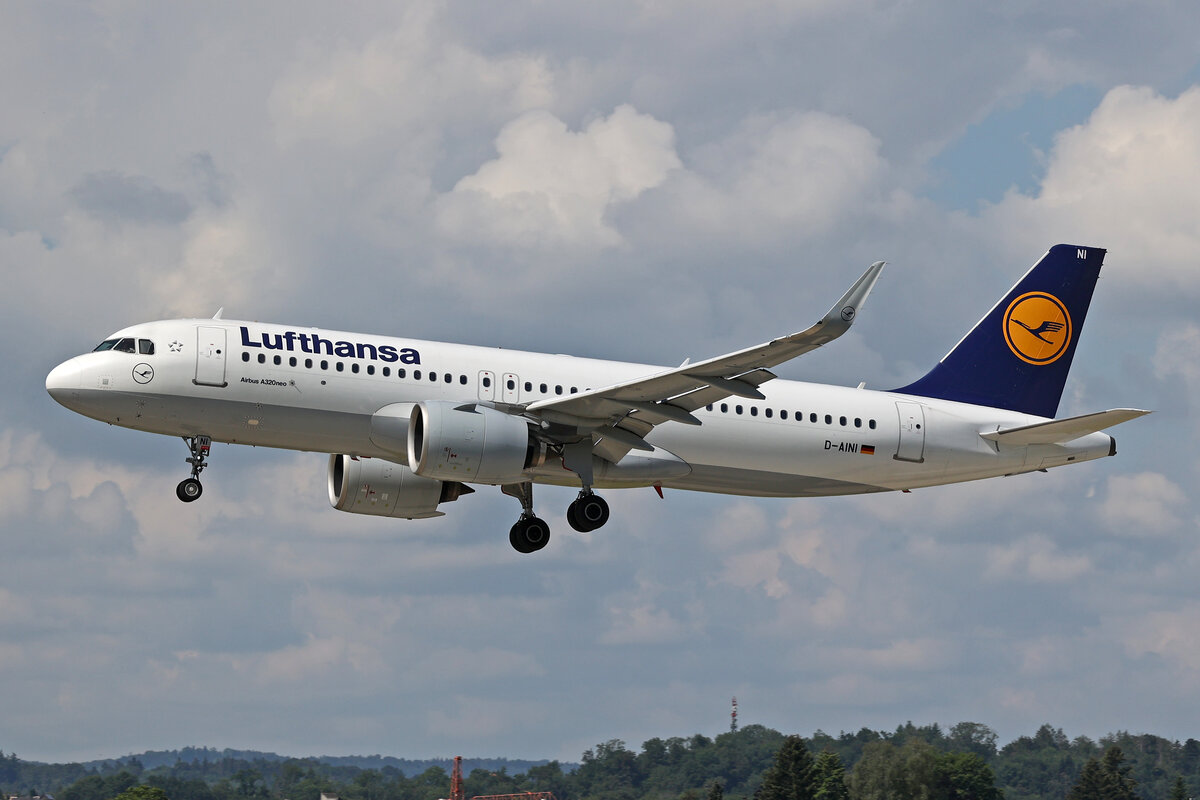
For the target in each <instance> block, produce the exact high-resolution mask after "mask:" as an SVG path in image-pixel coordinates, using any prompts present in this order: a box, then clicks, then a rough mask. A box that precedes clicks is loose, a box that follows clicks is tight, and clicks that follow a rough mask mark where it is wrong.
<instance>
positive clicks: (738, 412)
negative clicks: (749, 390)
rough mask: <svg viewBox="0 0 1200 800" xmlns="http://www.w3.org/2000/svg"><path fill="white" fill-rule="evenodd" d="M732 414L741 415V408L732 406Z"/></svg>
mask: <svg viewBox="0 0 1200 800" xmlns="http://www.w3.org/2000/svg"><path fill="white" fill-rule="evenodd" d="M733 413H735V414H740V413H742V407H741V406H734V407H733Z"/></svg>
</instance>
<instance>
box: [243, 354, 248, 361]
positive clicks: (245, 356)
mask: <svg viewBox="0 0 1200 800" xmlns="http://www.w3.org/2000/svg"><path fill="white" fill-rule="evenodd" d="M249 360H250V354H249V353H242V361H249Z"/></svg>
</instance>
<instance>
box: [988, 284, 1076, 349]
mask: <svg viewBox="0 0 1200 800" xmlns="http://www.w3.org/2000/svg"><path fill="white" fill-rule="evenodd" d="M1004 341H1005V342H1006V343H1007V344H1008V349H1009V350H1012V351H1013V355H1015V356H1016V357H1017V358H1019V359H1021V360H1022V361H1024V362H1026V363H1028V364H1038V365H1041V364H1050V363H1053V362H1055V361H1057V360H1058V359H1059V358H1060V357H1061V356H1062V354H1063V353H1065V352H1067V345H1069V344H1070V343H1071V315H1070V314H1069V313H1067V307H1066V305H1064V304H1063V302H1062V301H1061V300H1059V299H1058V298H1057V297H1055V296H1054V295H1052V294H1047V293H1046V292H1028V293H1026V294H1023V295H1021V296H1020V297H1018V298H1017V299H1016V300H1013V301H1012V303H1010V304H1009V306H1008V310H1007V311H1005V312H1004Z"/></svg>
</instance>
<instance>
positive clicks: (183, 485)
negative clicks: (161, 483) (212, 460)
mask: <svg viewBox="0 0 1200 800" xmlns="http://www.w3.org/2000/svg"><path fill="white" fill-rule="evenodd" d="M183 442H184V444H186V445H187V446H188V450H190V451H191V452H192V455H191V458H188V459H187V463H189V464H191V465H192V477H190V478H184V479H183V480H182V481H180V482H179V485H178V486H176V487H175V496H176V497H178V498H179V499H180V500H182V501H183V502H185V503H190V502H192V501H193V500H195V499H196V498H198V497H199V496H200V495H201V493H203V492H204V487H203V486H201V485H200V473H201V472H203V471H204V468H205V467H207V466H208V451H209V450H210V449H211V448H212V439H211V438H210V437H208V436H192V437H190V438H189V437H187V436H185V437H183Z"/></svg>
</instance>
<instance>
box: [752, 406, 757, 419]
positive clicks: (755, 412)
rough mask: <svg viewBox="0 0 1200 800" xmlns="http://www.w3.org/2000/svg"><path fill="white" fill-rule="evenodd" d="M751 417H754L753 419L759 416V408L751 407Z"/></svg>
mask: <svg viewBox="0 0 1200 800" xmlns="http://www.w3.org/2000/svg"><path fill="white" fill-rule="evenodd" d="M750 416H752V417H757V416H758V406H750Z"/></svg>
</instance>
